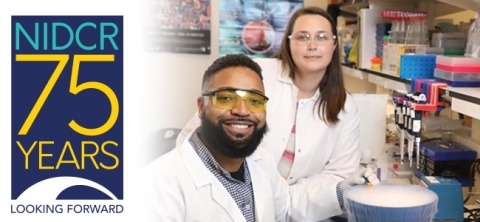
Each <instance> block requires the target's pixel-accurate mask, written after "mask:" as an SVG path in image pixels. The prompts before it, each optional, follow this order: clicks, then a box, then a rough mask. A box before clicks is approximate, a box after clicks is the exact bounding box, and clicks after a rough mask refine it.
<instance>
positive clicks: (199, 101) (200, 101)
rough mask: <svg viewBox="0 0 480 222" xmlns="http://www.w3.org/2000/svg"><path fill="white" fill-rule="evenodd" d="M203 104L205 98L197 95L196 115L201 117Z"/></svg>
mask: <svg viewBox="0 0 480 222" xmlns="http://www.w3.org/2000/svg"><path fill="white" fill-rule="evenodd" d="M204 106H205V98H204V97H203V96H199V97H198V98H197V114H198V117H199V118H201V117H202V113H203V112H204Z"/></svg>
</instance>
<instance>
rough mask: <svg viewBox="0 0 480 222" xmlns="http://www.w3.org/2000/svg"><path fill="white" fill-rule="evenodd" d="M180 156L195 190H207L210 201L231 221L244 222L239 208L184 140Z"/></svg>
mask: <svg viewBox="0 0 480 222" xmlns="http://www.w3.org/2000/svg"><path fill="white" fill-rule="evenodd" d="M180 155H181V156H182V159H183V160H184V165H185V168H186V169H187V171H188V173H189V174H190V176H191V177H192V179H193V182H194V183H195V186H196V187H197V190H199V192H201V191H200V190H203V189H209V190H210V193H211V197H212V200H213V201H215V202H216V203H217V204H218V205H219V206H220V207H221V208H223V209H224V210H225V213H227V214H228V215H229V216H230V218H231V219H232V221H239V222H240V221H241V222H245V217H244V216H243V214H242V212H241V211H240V208H238V205H237V203H236V202H235V200H233V198H232V196H231V195H230V193H228V191H227V189H226V188H225V187H224V186H223V184H222V183H221V182H220V181H219V180H218V179H217V178H216V177H215V176H214V175H213V174H212V173H211V172H210V170H208V168H207V167H206V166H205V164H204V163H203V162H202V160H201V159H200V157H199V156H198V154H197V153H196V152H195V150H194V149H193V147H192V145H191V144H190V142H189V141H188V139H186V140H185V141H184V142H183V144H182V146H181V147H180Z"/></svg>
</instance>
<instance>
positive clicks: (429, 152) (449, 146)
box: [420, 141, 477, 186]
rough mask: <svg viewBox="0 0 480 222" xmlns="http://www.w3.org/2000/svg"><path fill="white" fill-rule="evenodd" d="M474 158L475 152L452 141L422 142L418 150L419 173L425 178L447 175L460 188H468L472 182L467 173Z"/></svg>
mask: <svg viewBox="0 0 480 222" xmlns="http://www.w3.org/2000/svg"><path fill="white" fill-rule="evenodd" d="M476 157H477V152H475V151H473V150H471V149H470V148H468V147H466V146H463V145H461V144H459V143H456V142H453V141H438V142H435V141H430V142H424V143H422V145H421V148H420V159H421V160H420V172H421V173H422V174H423V175H425V176H441V175H442V174H446V173H448V174H450V175H452V176H453V177H454V178H456V179H457V180H458V181H459V182H460V183H461V184H462V186H470V185H472V184H471V183H473V182H472V181H470V179H469V174H468V172H469V171H470V167H471V165H472V164H473V162H474V161H475V159H476ZM420 176H422V175H420Z"/></svg>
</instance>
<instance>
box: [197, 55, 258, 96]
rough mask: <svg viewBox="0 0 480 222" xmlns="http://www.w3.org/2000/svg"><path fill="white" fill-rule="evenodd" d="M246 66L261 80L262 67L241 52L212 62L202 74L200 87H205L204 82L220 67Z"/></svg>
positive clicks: (220, 68)
mask: <svg viewBox="0 0 480 222" xmlns="http://www.w3.org/2000/svg"><path fill="white" fill-rule="evenodd" d="M238 66H241V67H246V68H249V69H251V70H252V71H254V72H255V73H257V74H258V76H259V77H260V79H261V80H263V76H262V68H260V66H259V65H258V64H257V63H256V62H255V61H253V60H252V59H251V58H249V57H248V56H246V55H243V54H229V55H226V56H224V57H220V58H218V59H217V60H215V61H214V62H213V64H212V65H210V67H208V69H207V70H206V71H205V73H204V74H203V80H202V89H203V87H205V84H206V83H207V82H208V81H209V80H210V78H211V77H212V76H213V75H215V73H217V72H219V71H220V70H222V69H226V68H230V67H238Z"/></svg>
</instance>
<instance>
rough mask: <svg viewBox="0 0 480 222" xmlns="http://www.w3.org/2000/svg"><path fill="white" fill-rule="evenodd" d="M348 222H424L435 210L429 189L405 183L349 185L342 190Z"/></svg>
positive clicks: (435, 204)
mask: <svg viewBox="0 0 480 222" xmlns="http://www.w3.org/2000/svg"><path fill="white" fill-rule="evenodd" d="M344 203H345V209H346V211H347V215H348V221H349V222H387V221H388V222H428V221H433V218H434V216H435V213H436V212H437V204H438V196H437V194H435V193H434V192H433V191H431V190H429V189H427V188H424V187H421V186H418V185H406V184H390V183H380V184H378V185H375V186H372V187H368V186H366V185H358V186H353V187H351V188H349V189H347V190H346V191H345V193H344Z"/></svg>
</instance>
